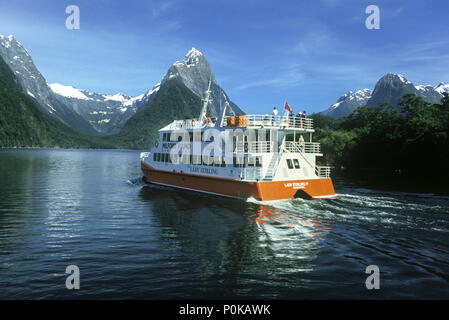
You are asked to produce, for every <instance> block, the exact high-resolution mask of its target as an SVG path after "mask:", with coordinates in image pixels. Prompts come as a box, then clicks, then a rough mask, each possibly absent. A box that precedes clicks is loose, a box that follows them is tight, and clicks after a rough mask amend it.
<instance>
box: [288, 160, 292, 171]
mask: <svg viewBox="0 0 449 320" xmlns="http://www.w3.org/2000/svg"><path fill="white" fill-rule="evenodd" d="M287 166H288V168H289V169H293V162H292V159H287Z"/></svg>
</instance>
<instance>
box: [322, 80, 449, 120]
mask: <svg viewBox="0 0 449 320" xmlns="http://www.w3.org/2000/svg"><path fill="white" fill-rule="evenodd" d="M443 92H449V85H447V84H446V85H445V84H443V83H440V84H439V85H438V86H436V87H433V86H431V85H426V86H423V85H418V86H415V85H414V84H413V83H412V82H410V81H408V80H407V79H406V78H405V77H404V76H402V75H400V74H393V73H388V74H386V75H384V76H383V77H382V78H380V80H379V81H378V82H377V83H376V86H375V87H374V90H373V91H372V92H370V90H369V89H364V90H359V91H357V92H356V93H352V92H349V93H348V94H346V95H344V96H343V97H341V98H340V99H339V100H338V101H337V102H336V103H335V104H333V105H332V106H330V107H329V108H328V109H327V110H325V111H322V112H321V114H324V115H327V116H331V117H333V118H339V117H342V116H346V115H348V114H350V113H351V112H353V111H354V110H355V109H357V108H358V107H360V106H372V107H379V106H380V104H381V103H383V102H387V103H390V104H392V105H393V106H394V107H395V108H397V109H400V106H399V101H400V100H401V98H402V97H403V96H404V95H405V94H409V93H411V94H415V95H417V96H420V97H422V98H423V99H424V101H427V102H430V103H440V102H441V98H442V97H443Z"/></svg>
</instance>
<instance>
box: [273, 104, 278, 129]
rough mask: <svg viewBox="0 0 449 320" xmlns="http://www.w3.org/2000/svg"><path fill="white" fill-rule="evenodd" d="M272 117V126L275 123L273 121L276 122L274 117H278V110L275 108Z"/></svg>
mask: <svg viewBox="0 0 449 320" xmlns="http://www.w3.org/2000/svg"><path fill="white" fill-rule="evenodd" d="M272 115H273V117H272V120H271V125H272V126H274V123H275V121H276V117H277V115H278V110H277V109H276V107H274V108H273V113H272Z"/></svg>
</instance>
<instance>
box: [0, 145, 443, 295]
mask: <svg viewBox="0 0 449 320" xmlns="http://www.w3.org/2000/svg"><path fill="white" fill-rule="evenodd" d="M139 177H140V171H139V166H138V152H135V151H133V152H130V151H75V150H73V151H71V150H58V151H54V150H22V151H20V150H16V151H8V150H4V151H0V298H3V299H10V298H20V299H49V298H51V299H72V298H74V299H79V298H85V299H94V298H101V299H109V298H117V299H129V298H144V299H183V298H189V299H213V298H215V299H216V298H218V299H221V298H234V299H235V298H237V299H240V298H258V299H317V298H318V299H320V298H332V299H333V298H342V299H350V298H355V299H360V298H412V299H415V298H433V299H442V298H444V299H447V298H449V197H444V196H435V195H432V194H409V193H395V192H383V191H378V190H370V189H366V188H365V189H363V188H356V187H354V183H349V182H345V181H337V183H336V191H337V193H338V194H339V195H338V197H337V198H335V199H328V200H319V201H307V200H300V199H297V200H292V201H278V202H273V203H259V202H257V201H251V200H249V201H243V200H230V199H226V198H220V197H212V196H206V195H201V194H196V193H190V192H180V191H173V190H170V189H161V188H156V187H148V186H144V185H143V184H142V183H141V182H140V180H139ZM73 264H74V265H77V266H78V267H79V268H80V271H81V289H80V290H76V291H75V290H67V289H66V287H65V280H66V276H67V275H66V274H65V269H66V267H67V266H68V265H73ZM368 265H377V266H378V267H379V269H380V273H381V275H380V289H379V290H367V289H366V287H365V279H366V277H367V276H368V275H367V274H365V268H366V267H367V266H368Z"/></svg>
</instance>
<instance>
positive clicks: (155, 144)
mask: <svg viewBox="0 0 449 320" xmlns="http://www.w3.org/2000/svg"><path fill="white" fill-rule="evenodd" d="M154 146H155V147H156V148H157V147H159V141H158V140H156V142H155V143H154Z"/></svg>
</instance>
